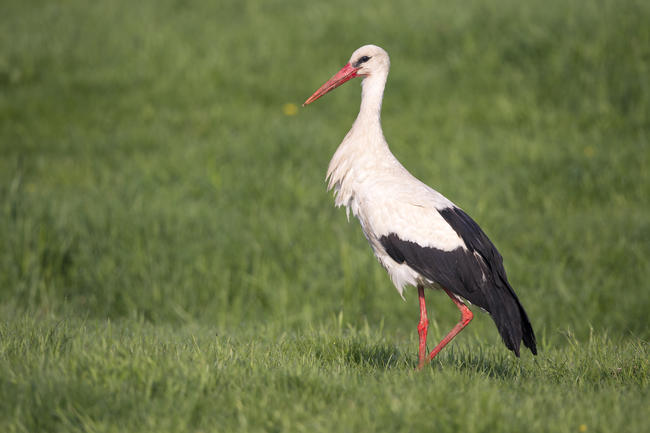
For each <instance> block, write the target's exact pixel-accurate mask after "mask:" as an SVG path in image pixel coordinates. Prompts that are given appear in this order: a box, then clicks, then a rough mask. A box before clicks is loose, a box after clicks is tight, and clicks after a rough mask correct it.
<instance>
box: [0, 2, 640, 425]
mask: <svg viewBox="0 0 650 433" xmlns="http://www.w3.org/2000/svg"><path fill="white" fill-rule="evenodd" d="M5 3H7V4H6V5H3V12H4V13H3V14H2V16H1V17H0V24H1V25H0V240H2V245H3V246H4V248H2V249H1V250H0V303H1V305H2V306H1V307H0V317H2V320H1V322H0V363H1V366H0V402H1V403H0V426H1V427H0V430H2V431H8V432H11V431H29V432H33V431H120V432H125V431H157V432H160V431H305V430H309V431H311V432H318V431H369V430H379V431H412V430H415V429H429V430H431V429H435V430H436V431H441V432H446V431H450V432H451V431H458V430H460V429H463V430H465V431H467V432H473V431H486V432H487V431H499V432H509V431H512V432H515V431H516V432H521V431H553V432H565V431H566V432H575V431H589V432H592V431H603V432H604V431H621V432H622V431H643V430H644V429H645V426H646V424H647V422H646V418H647V417H646V416H645V412H647V410H646V408H647V407H648V405H649V402H650V401H649V400H650V398H649V397H648V347H647V340H648V337H649V331H650V330H649V328H648V320H647V314H648V311H649V310H650V302H649V296H648V293H650V290H649V289H650V285H649V283H648V281H650V261H648V259H647V258H648V257H649V256H650V219H649V218H648V214H649V212H650V200H649V198H648V197H650V156H649V155H650V152H649V150H650V149H649V148H648V134H649V132H650V120H649V119H650V112H649V107H650V89H649V87H648V80H647V77H648V76H650V48H649V47H650V26H648V22H649V21H650V7H649V6H648V5H647V4H646V2H642V1H633V0H625V1H623V2H620V1H619V2H615V1H611V0H603V1H599V2H592V3H589V4H585V3H583V2H577V1H569V2H560V1H555V0H553V1H550V2H545V3H544V4H543V5H542V4H535V3H522V2H515V1H511V0H500V1H499V2H485V1H478V0H474V1H469V2H465V3H464V4H463V7H462V8H461V7H459V6H456V5H455V4H453V3H447V2H424V1H419V2H415V3H413V4H412V5H411V6H410V7H409V8H396V7H395V6H394V5H393V4H392V3H390V2H384V1H380V2H378V1H374V2H369V1H361V2H357V3H355V4H350V3H345V2H340V1H334V2H329V3H328V4H322V5H315V4H307V3H305V2H297V1H287V2H277V1H269V2H261V1H247V2H221V3H215V2H194V3H191V4H184V3H182V2H172V1H159V2H150V1H144V2H138V3H137V4H132V3H126V2H120V1H114V2H109V1H99V2H95V3H93V4H87V3H83V2H79V1H76V0H69V1H65V2H38V1H33V2H18V1H8V2H5ZM365 43H376V44H378V45H381V46H383V47H384V48H386V49H387V50H388V52H389V53H390V54H391V60H392V70H391V75H390V76H389V81H388V87H387V91H386V97H385V103H384V111H383V119H384V120H383V123H384V132H385V134H386V136H387V138H388V141H389V143H391V146H392V149H393V151H394V153H395V154H396V155H397V156H398V157H399V158H400V159H401V160H402V161H403V163H404V164H405V166H406V167H408V168H409V169H410V170H411V171H412V172H413V173H414V174H416V175H417V176H418V177H419V178H421V179H423V180H424V181H426V182H427V183H429V184H431V185H432V186H434V187H435V188H436V189H438V190H439V191H441V192H443V193H444V194H445V195H446V196H448V197H449V198H450V199H452V200H453V201H454V202H456V203H458V204H459V205H460V206H462V207H463V208H464V209H465V210H466V211H467V212H468V213H470V214H471V215H472V216H473V217H474V218H475V219H476V220H477V221H478V222H479V223H480V224H481V226H483V227H484V228H485V230H486V231H487V233H488V234H489V235H490V237H491V238H492V239H493V241H495V243H496V245H497V246H498V247H499V249H500V251H501V253H502V254H503V256H504V257H505V264H506V268H507V270H508V274H509V277H510V279H511V282H512V283H513V285H514V287H515V289H516V290H517V293H518V294H519V296H520V298H521V299H522V302H523V303H524V305H525V307H526V309H527V311H528V313H529V315H530V317H531V319H532V322H533V325H534V327H535V329H536V332H537V334H538V339H539V341H540V355H539V356H537V357H535V358H534V357H532V356H530V355H529V354H524V355H523V356H522V358H521V359H516V358H514V356H512V355H511V354H510V353H509V352H508V351H507V350H506V349H505V348H504V347H503V345H502V344H501V342H500V341H499V339H498V336H497V333H496V330H495V329H494V325H493V323H492V322H491V320H490V319H489V318H488V317H487V316H485V315H482V314H477V315H476V318H475V320H474V321H473V322H472V324H471V326H470V327H468V329H466V330H465V331H463V333H462V334H461V335H460V336H459V337H458V338H457V339H456V340H454V342H453V343H452V344H451V345H450V347H448V348H447V349H445V351H443V352H442V353H441V355H440V357H439V358H438V359H437V362H435V363H434V364H433V365H432V366H431V368H428V369H426V370H425V371H424V372H422V373H421V374H415V373H414V372H413V371H412V370H413V367H414V365H415V357H416V349H417V341H416V340H417V334H416V331H415V326H416V322H417V315H418V313H417V311H418V309H417V300H416V296H415V295H414V293H413V290H411V291H408V292H407V301H406V302H403V301H401V300H400V298H399V297H398V296H397V294H396V293H395V291H394V289H393V287H392V286H391V283H390V281H389V279H388V277H387V276H386V275H385V273H384V271H383V270H382V269H381V268H380V266H379V265H378V264H376V263H375V259H374V257H372V254H371V253H370V250H369V248H368V246H367V244H366V241H365V239H364V238H363V235H362V233H361V231H360V228H359V227H358V224H357V223H356V222H355V223H353V224H346V223H345V216H344V213H343V212H342V211H341V210H340V209H334V208H333V206H332V199H331V197H330V195H329V194H328V193H327V192H325V185H324V182H323V177H324V172H325V168H326V166H327V162H328V160H329V158H330V157H331V154H332V153H333V151H334V149H335V146H336V145H337V144H338V143H339V142H340V140H341V139H342V137H343V135H344V134H345V132H346V131H347V128H349V126H350V124H351V123H352V120H353V118H354V116H355V115H356V111H357V109H358V101H359V88H358V83H356V84H355V83H354V82H352V83H350V84H348V85H346V86H344V87H342V88H340V89H338V90H337V91H336V92H334V93H332V94H331V95H327V97H325V98H323V99H322V100H321V101H319V102H318V103H316V104H314V105H313V106H310V107H309V108H307V109H299V110H298V111H297V113H296V114H295V115H287V114H285V112H284V111H283V107H285V105H286V104H288V103H290V104H296V105H299V104H300V103H301V102H302V101H304V99H306V97H307V96H309V95H310V94H311V92H312V91H313V90H315V89H316V88H317V87H318V86H319V85H320V84H322V82H324V80H326V79H327V78H329V77H330V76H331V75H332V74H333V73H334V72H335V71H336V70H338V68H339V67H340V66H341V65H342V64H343V63H345V61H347V58H348V56H349V55H350V53H351V52H352V51H353V50H354V49H356V48H357V47H358V46H360V45H362V44H365ZM288 113H291V111H288ZM428 301H429V307H430V309H432V310H433V313H434V314H433V317H432V329H431V331H430V337H429V338H430V339H431V340H433V339H436V338H440V337H441V336H442V335H444V333H445V332H446V331H447V330H448V329H449V328H450V327H451V326H452V325H453V324H454V323H455V321H456V320H457V311H455V307H454V306H453V305H451V303H449V302H448V301H447V300H445V297H444V296H442V295H440V294H435V293H432V294H431V295H429V297H428ZM430 343H431V341H430ZM585 429H586V430H585Z"/></svg>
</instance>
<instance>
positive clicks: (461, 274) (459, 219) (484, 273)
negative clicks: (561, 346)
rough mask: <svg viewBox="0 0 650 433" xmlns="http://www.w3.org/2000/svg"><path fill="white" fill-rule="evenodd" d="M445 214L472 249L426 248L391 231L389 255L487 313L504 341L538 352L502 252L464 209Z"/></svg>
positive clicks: (384, 239) (386, 239)
mask: <svg viewBox="0 0 650 433" xmlns="http://www.w3.org/2000/svg"><path fill="white" fill-rule="evenodd" d="M440 215H442V217H443V218H444V219H445V221H447V223H448V224H449V225H450V226H451V227H452V228H453V229H454V230H455V231H456V233H458V235H459V236H460V237H461V239H463V241H464V242H465V245H466V246H467V249H463V248H457V249H455V250H452V251H443V250H439V249H437V248H432V247H423V246H421V245H418V244H417V243H415V242H410V241H405V240H402V239H400V238H399V237H398V236H397V235H396V234H395V233H391V234H389V235H387V236H382V238H381V239H380V242H381V244H382V246H383V247H384V249H385V250H386V253H387V254H388V255H389V256H390V257H391V258H392V259H393V260H395V261H396V262H398V263H404V262H406V264H408V265H409V266H410V267H411V268H413V269H414V270H416V271H417V272H419V273H420V274H422V275H424V276H425V277H427V278H428V279H430V280H432V281H434V282H436V283H438V284H440V285H441V286H443V287H445V288H447V289H448V290H450V291H452V292H453V293H456V294H457V295H459V296H461V297H463V298H465V299H467V300H468V301H469V302H471V303H472V304H474V305H478V306H479V307H481V308H483V309H485V310H486V311H488V312H489V313H490V315H491V316H492V319H493V320H494V322H495V324H496V325H497V329H498V330H499V334H501V337H502V338H503V341H504V343H505V344H506V346H507V347H508V348H509V349H510V350H512V351H513V352H515V354H516V355H517V356H519V345H520V343H521V341H522V339H523V342H524V345H525V346H526V347H528V348H529V349H530V350H531V352H533V353H534V354H536V353H537V348H536V342H535V334H534V332H533V328H532V326H531V324H530V321H529V320H528V316H527V315H526V312H525V311H524V308H523V307H522V306H521V303H520V302H519V299H517V295H515V292H514V291H513V290H512V287H511V286H510V284H509V283H508V279H507V277H506V271H505V269H504V268H503V259H502V257H501V254H499V252H498V251H497V249H496V248H495V247H494V245H493V244H492V242H491V241H490V239H488V237H487V236H486V235H485V233H484V232H483V230H481V228H480V227H479V226H478V224H476V222H474V220H472V218H470V216H469V215H467V214H466V213H465V212H463V211H462V210H461V209H459V208H456V207H451V208H446V209H443V210H442V211H440Z"/></svg>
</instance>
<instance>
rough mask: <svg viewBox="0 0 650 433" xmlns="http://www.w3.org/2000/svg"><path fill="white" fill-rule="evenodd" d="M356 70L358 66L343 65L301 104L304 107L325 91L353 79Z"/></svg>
mask: <svg viewBox="0 0 650 433" xmlns="http://www.w3.org/2000/svg"><path fill="white" fill-rule="evenodd" d="M358 70H359V68H355V67H354V66H352V65H351V64H349V63H348V64H347V65H345V66H343V67H342V68H341V70H340V71H338V72H337V73H336V74H335V75H334V76H333V77H332V78H330V79H329V80H327V82H326V83H325V84H323V85H322V86H320V89H318V90H316V92H314V94H313V95H311V96H310V97H309V99H307V100H306V101H305V103H304V104H302V106H303V107H304V106H305V105H308V104H311V103H312V102H314V101H315V100H317V99H318V98H320V97H321V96H323V95H324V94H326V93H327V92H329V91H332V90H334V89H336V88H337V87H339V86H340V85H341V84H343V83H345V82H346V81H349V80H351V79H353V78H354V77H356V76H357V71H358Z"/></svg>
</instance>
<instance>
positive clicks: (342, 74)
mask: <svg viewBox="0 0 650 433" xmlns="http://www.w3.org/2000/svg"><path fill="white" fill-rule="evenodd" d="M389 68H390V59H389V58H388V53H387V52H386V51H385V50H384V49H383V48H381V47H378V46H377V45H364V46H363V47H361V48H359V49H358V50H356V51H355V52H354V53H352V57H350V61H349V62H348V63H347V64H346V65H345V66H343V68H341V70H340V71H338V72H337V73H336V74H334V76H333V77H332V78H330V79H329V80H328V81H327V82H326V83H325V84H323V85H322V86H321V87H320V88H319V89H318V90H316V92H314V94H313V95H311V96H310V97H309V99H307V100H306V101H305V103H304V104H302V105H303V107H304V106H305V105H308V104H311V103H312V102H314V101H315V100H317V99H318V98H320V97H321V96H323V95H324V94H326V93H328V92H330V91H332V90H334V89H336V88H337V87H338V86H340V85H341V84H343V83H345V82H346V81H349V80H351V79H353V78H355V77H364V78H366V77H372V76H375V75H382V76H384V77H385V76H386V75H388V69H389Z"/></svg>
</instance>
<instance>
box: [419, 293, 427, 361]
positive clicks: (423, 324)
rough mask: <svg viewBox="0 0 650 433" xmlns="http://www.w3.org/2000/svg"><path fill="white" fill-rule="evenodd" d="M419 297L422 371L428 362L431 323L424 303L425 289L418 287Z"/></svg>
mask: <svg viewBox="0 0 650 433" xmlns="http://www.w3.org/2000/svg"><path fill="white" fill-rule="evenodd" d="M418 296H419V298H420V323H418V335H419V336H420V351H419V354H418V358H419V361H418V370H420V369H421V368H422V367H423V366H424V363H425V362H426V355H427V330H428V329H429V321H428V320H427V305H426V304H425V302H424V287H423V286H418Z"/></svg>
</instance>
